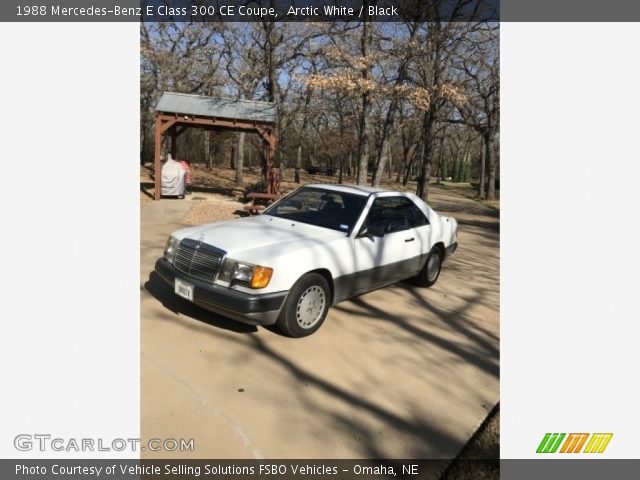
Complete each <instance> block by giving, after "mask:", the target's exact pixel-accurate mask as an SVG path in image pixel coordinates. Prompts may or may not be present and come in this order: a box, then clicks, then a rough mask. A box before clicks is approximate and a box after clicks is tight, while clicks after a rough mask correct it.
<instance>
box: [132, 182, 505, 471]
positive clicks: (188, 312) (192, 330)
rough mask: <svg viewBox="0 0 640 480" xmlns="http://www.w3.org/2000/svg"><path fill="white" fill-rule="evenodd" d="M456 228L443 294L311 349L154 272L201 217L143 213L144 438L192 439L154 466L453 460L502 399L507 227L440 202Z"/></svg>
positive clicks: (454, 201) (375, 315) (382, 306)
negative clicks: (227, 313) (180, 292)
mask: <svg viewBox="0 0 640 480" xmlns="http://www.w3.org/2000/svg"><path fill="white" fill-rule="evenodd" d="M433 199H434V202H432V205H433V206H434V207H435V208H436V209H438V208H439V209H440V210H441V211H442V212H445V213H446V212H450V213H451V214H453V215H455V216H456V217H457V218H458V219H459V222H460V234H459V242H460V247H459V249H458V251H457V252H456V253H455V254H454V255H453V257H451V259H450V260H448V262H447V263H446V264H445V266H444V268H443V272H442V274H441V276H440V279H439V281H438V283H437V284H436V285H435V286H434V287H433V288H431V289H420V288H418V287H414V286H412V285H411V284H409V283H402V284H398V285H394V286H392V287H388V288H384V289H381V290H378V291H375V292H372V293H369V294H367V295H363V296H360V297H358V298H356V299H354V300H351V301H348V302H344V303H342V304H340V305H338V306H336V307H335V308H333V309H332V310H330V312H329V315H328V317H327V319H326V321H325V324H324V325H323V326H322V328H321V329H320V330H319V331H318V332H317V333H315V334H314V335H312V336H310V337H307V338H304V339H290V338H287V337H284V336H282V335H280V334H279V333H278V332H277V330H275V329H266V328H255V327H251V326H246V325H243V324H240V323H236V322H233V321H231V320H227V319H225V318H222V317H219V316H216V315H214V314H211V313H209V312H206V311H204V310H201V309H200V308H198V307H196V306H194V305H192V304H190V303H189V302H187V301H186V300H182V299H179V298H177V297H176V296H175V295H174V294H173V292H172V289H171V288H170V287H168V286H167V285H165V284H164V283H163V282H162V281H161V280H160V279H159V278H157V277H156V276H155V275H154V274H153V273H151V272H152V269H153V265H154V262H155V260H156V258H157V257H159V256H160V255H161V254H162V249H163V246H164V242H165V240H166V238H167V236H168V235H169V233H170V232H171V231H173V230H175V229H177V228H179V227H180V226H181V225H180V220H181V218H182V216H183V215H184V214H185V212H186V211H187V209H188V207H189V205H190V204H191V203H192V202H190V201H188V200H185V201H179V200H175V201H171V200H163V201H160V202H152V203H150V204H147V205H145V206H144V207H142V210H141V220H142V236H141V238H142V245H141V295H142V299H141V329H142V330H141V354H142V359H141V385H142V387H141V389H142V392H141V419H142V425H141V432H142V436H143V439H144V438H152V437H157V438H165V437H172V438H194V439H195V447H196V448H195V451H194V452H184V453H180V452H161V453H156V454H151V453H150V452H146V453H145V454H143V456H144V457H146V458H153V457H154V456H156V457H158V456H159V457H174V458H175V457H191V458H233V459H240V458H274V459H288V458H307V459H312V458H316V459H320V458H325V459H331V458H334V459H337V458H404V459H418V458H425V459H431V458H453V457H454V456H455V455H456V454H457V453H458V452H459V451H460V449H461V448H462V447H463V445H464V444H465V443H466V442H467V440H468V439H469V438H470V436H471V435H472V434H473V432H474V431H475V430H476V429H477V427H478V426H479V424H480V423H481V422H482V420H483V419H484V418H485V417H486V415H487V413H488V412H489V411H490V410H491V408H492V407H493V406H494V405H495V404H496V403H497V401H498V399H499V279H498V275H499V220H498V218H497V216H496V215H495V214H492V212H491V210H489V209H487V208H485V207H482V206H480V205H479V204H477V203H475V202H473V201H471V200H467V199H463V198H461V197H457V196H456V197H453V196H451V195H449V194H442V193H441V194H437V193H436V194H435V195H434V196H433Z"/></svg>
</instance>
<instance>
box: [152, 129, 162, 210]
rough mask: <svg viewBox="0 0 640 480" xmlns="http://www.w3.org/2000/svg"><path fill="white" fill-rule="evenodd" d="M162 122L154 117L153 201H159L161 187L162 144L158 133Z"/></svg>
mask: <svg viewBox="0 0 640 480" xmlns="http://www.w3.org/2000/svg"><path fill="white" fill-rule="evenodd" d="M161 124H162V120H161V118H160V117H159V116H156V126H155V143H154V158H153V176H154V180H155V191H154V199H155V200H160V193H161V190H160V189H161V188H162V185H161V184H160V179H161V178H162V166H161V165H160V147H161V144H162V133H161V132H160V128H161Z"/></svg>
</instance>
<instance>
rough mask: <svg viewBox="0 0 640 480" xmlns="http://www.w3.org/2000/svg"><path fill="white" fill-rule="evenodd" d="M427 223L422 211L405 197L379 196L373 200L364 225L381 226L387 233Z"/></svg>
mask: <svg viewBox="0 0 640 480" xmlns="http://www.w3.org/2000/svg"><path fill="white" fill-rule="evenodd" d="M428 223H429V221H428V220H427V217H426V216H425V215H424V213H422V212H421V211H420V209H419V208H418V207H417V206H416V205H415V204H414V203H413V202H412V201H411V200H410V199H408V198H407V197H380V198H376V199H375V200H374V202H373V205H372V206H371V210H369V215H368V216H367V219H366V221H365V224H364V225H365V226H376V227H382V228H383V231H384V233H385V234H387V233H395V232H401V231H403V230H408V229H410V228H415V227H420V226H422V225H427V224H428Z"/></svg>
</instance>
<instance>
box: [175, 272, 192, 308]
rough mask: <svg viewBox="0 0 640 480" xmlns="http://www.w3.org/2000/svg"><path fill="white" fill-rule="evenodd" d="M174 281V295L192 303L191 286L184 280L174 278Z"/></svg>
mask: <svg viewBox="0 0 640 480" xmlns="http://www.w3.org/2000/svg"><path fill="white" fill-rule="evenodd" d="M175 280H176V281H175V284H174V287H175V290H176V294H177V295H180V296H181V297H182V298H186V299H187V300H189V301H191V302H193V285H191V284H190V283H189V282H185V281H184V280H180V279H179V278H176V279H175Z"/></svg>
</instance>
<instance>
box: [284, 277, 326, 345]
mask: <svg viewBox="0 0 640 480" xmlns="http://www.w3.org/2000/svg"><path fill="white" fill-rule="evenodd" d="M329 303H330V290H329V284H328V283H327V280H326V279H325V278H324V277H323V276H322V275H319V274H317V273H307V274H306V275H303V276H302V277H301V278H300V279H299V280H298V281H297V282H296V284H295V285H294V286H293V288H292V289H291V291H290V292H289V295H288V296H287V300H286V301H285V304H284V307H283V308H282V311H281V312H280V317H279V318H278V322H277V325H278V328H280V330H281V331H282V332H284V333H285V334H287V335H289V336H290V337H295V338H299V337H306V336H307V335H311V334H312V333H313V332H315V331H316V330H318V329H319V328H320V326H321V325H322V322H324V319H325V317H326V316H327V311H328V310H329Z"/></svg>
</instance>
